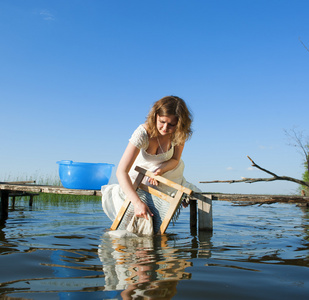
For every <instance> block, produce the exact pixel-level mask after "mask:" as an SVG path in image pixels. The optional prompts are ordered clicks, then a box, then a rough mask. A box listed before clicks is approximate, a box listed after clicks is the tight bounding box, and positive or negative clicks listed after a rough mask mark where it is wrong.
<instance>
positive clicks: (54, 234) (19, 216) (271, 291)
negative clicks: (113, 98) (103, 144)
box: [0, 196, 309, 300]
mask: <svg viewBox="0 0 309 300" xmlns="http://www.w3.org/2000/svg"><path fill="white" fill-rule="evenodd" d="M213 205H214V208H213V213H214V230H213V232H212V233H207V232H204V233H200V234H198V233H197V234H196V233H194V232H190V228H189V209H185V210H183V211H182V213H181V215H180V218H179V220H178V222H177V223H176V224H175V225H174V226H173V225H172V224H170V226H169V228H168V230H167V234H165V235H163V236H156V237H154V238H135V239H134V238H127V239H111V238H109V237H107V236H106V234H105V235H104V233H106V231H107V230H108V228H109V226H110V225H111V222H110V221H109V219H108V218H107V217H106V216H105V215H104V213H103V211H102V209H101V203H100V201H99V199H98V201H96V200H91V201H82V200H78V201H75V202H74V201H65V200H61V196H59V202H57V201H53V202H51V201H50V202H46V201H45V202H43V201H40V199H39V198H36V199H35V201H34V206H33V208H32V209H29V208H28V207H27V202H26V201H25V202H23V200H21V201H18V202H17V205H16V206H15V209H14V210H11V211H10V212H9V217H8V219H7V220H6V223H5V224H4V226H2V227H1V228H0V266H1V273H0V298H1V299H44V300H45V299H237V300H239V299H272V300H273V299H308V295H309V213H308V209H304V208H299V207H297V206H295V205H289V204H272V205H262V206H256V205H255V206H233V205H232V204H231V203H229V202H219V201H215V202H214V203H213Z"/></svg>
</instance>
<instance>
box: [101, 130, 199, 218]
mask: <svg viewBox="0 0 309 300" xmlns="http://www.w3.org/2000/svg"><path fill="white" fill-rule="evenodd" d="M129 142H130V143H132V144H133V145H134V146H135V147H137V148H138V149H140V152H139V154H138V156H137V158H136V160H135V162H134V164H133V166H132V167H131V170H130V171H129V176H130V178H131V181H132V182H134V180H135V179H136V177H137V175H138V172H136V171H135V170H134V169H135V166H139V167H142V168H144V169H146V170H149V171H152V172H153V171H155V170H156V169H157V168H159V167H160V165H161V164H162V163H163V162H165V161H167V160H169V159H171V158H172V156H173V154H174V147H175V144H174V143H172V145H171V148H170V149H169V150H168V151H167V152H165V153H160V154H154V155H153V154H149V153H147V151H146V150H147V149H148V146H149V138H148V134H147V131H146V129H145V127H144V126H143V125H139V127H138V128H137V129H136V130H135V131H134V133H133V134H132V136H131V138H130V140H129ZM183 171H184V162H183V161H182V160H180V161H179V163H178V165H177V167H176V168H175V169H173V170H170V171H168V172H166V173H164V174H163V177H165V178H167V179H169V180H171V181H173V182H176V183H178V184H180V185H182V186H185V187H188V188H190V189H192V190H193V191H195V192H199V191H200V190H199V189H198V188H197V187H196V186H194V185H193V184H191V183H189V182H187V181H186V180H185V178H184V177H183ZM101 191H102V207H103V210H104V212H105V214H106V215H107V216H108V217H109V218H110V219H111V220H112V221H114V219H115V218H116V216H117V213H118V211H119V210H120V208H121V206H122V204H123V202H124V201H125V198H126V196H125V194H124V192H123V191H122V189H121V187H120V185H119V184H111V185H104V186H102V188H101ZM165 192H169V191H168V190H167V187H166V190H165Z"/></svg>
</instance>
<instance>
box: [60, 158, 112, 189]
mask: <svg viewBox="0 0 309 300" xmlns="http://www.w3.org/2000/svg"><path fill="white" fill-rule="evenodd" d="M57 164H59V177H60V180H61V183H62V185H63V187H65V188H68V189H82V190H100V189H101V186H102V185H106V184H108V182H109V179H110V177H111V173H112V169H113V167H114V165H113V164H107V163H84V162H73V161H71V160H61V161H57Z"/></svg>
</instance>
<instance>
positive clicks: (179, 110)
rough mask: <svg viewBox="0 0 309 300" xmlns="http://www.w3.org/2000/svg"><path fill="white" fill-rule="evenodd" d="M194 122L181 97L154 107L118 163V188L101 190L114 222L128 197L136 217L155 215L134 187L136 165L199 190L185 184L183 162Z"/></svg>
mask: <svg viewBox="0 0 309 300" xmlns="http://www.w3.org/2000/svg"><path fill="white" fill-rule="evenodd" d="M191 123H192V117H191V113H190V111H189V110H188V108H187V105H186V103H185V102H184V100H182V99H181V98H179V97H176V96H167V97H164V98H162V99H160V100H158V101H157V102H156V103H155V104H154V105H153V107H152V109H151V110H150V112H149V114H148V117H147V120H146V122H145V124H142V125H140V126H139V127H138V128H137V129H136V130H135V131H134V133H133V134H132V136H131V138H130V140H129V144H128V146H127V148H126V150H125V152H124V154H123V156H122V158H121V160H120V162H119V165H118V168H117V172H116V176H117V179H118V181H119V185H115V184H114V185H108V186H103V187H102V206H103V209H104V211H105V213H106V214H107V216H108V217H109V218H110V219H111V220H114V219H115V217H116V215H117V213H118V211H119V209H120V207H121V205H122V203H123V201H124V200H125V198H126V197H128V198H129V199H130V200H131V203H132V204H133V206H134V213H135V215H136V216H138V217H142V218H146V219H148V218H147V214H149V215H150V216H152V215H153V214H152V212H151V211H150V209H149V208H148V206H147V205H146V204H145V203H144V202H142V201H141V200H140V198H139V197H138V195H137V193H136V191H135V189H134V188H133V185H132V182H134V180H135V178H136V176H137V172H136V171H135V170H134V168H135V166H136V165H138V166H140V167H142V168H145V169H147V170H150V171H152V172H154V174H155V175H161V176H163V177H166V178H168V179H170V180H172V181H174V182H176V183H179V184H181V185H184V186H187V187H189V188H191V189H193V190H198V189H197V188H196V187H194V186H192V185H190V184H189V183H187V182H186V181H185V179H184V177H183V170H184V163H183V161H182V160H181V154H182V151H183V148H184V145H185V142H186V141H187V140H188V139H189V138H190V137H191V135H192V130H191ZM148 181H149V184H151V185H154V186H157V185H158V182H157V181H156V180H154V179H151V178H149V179H148ZM167 192H168V191H167Z"/></svg>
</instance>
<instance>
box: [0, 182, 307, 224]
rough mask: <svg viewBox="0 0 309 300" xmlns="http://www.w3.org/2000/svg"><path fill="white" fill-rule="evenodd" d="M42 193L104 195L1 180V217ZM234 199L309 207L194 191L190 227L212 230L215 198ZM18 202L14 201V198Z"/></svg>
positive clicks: (297, 199)
mask: <svg viewBox="0 0 309 300" xmlns="http://www.w3.org/2000/svg"><path fill="white" fill-rule="evenodd" d="M40 193H47V194H59V195H83V196H98V197H101V196H102V194H101V191H100V190H77V189H66V188H63V187H59V186H50V185H37V184H33V183H25V182H22V183H20V182H14V183H12V182H10V183H9V182H0V197H1V206H0V208H1V216H0V217H1V220H5V219H6V218H7V216H8V207H9V198H10V197H11V198H12V199H14V198H15V197H18V196H27V197H29V205H30V206H31V205H32V203H33V198H34V197H35V196H37V195H39V194H40ZM214 200H218V201H232V202H237V203H238V204H242V205H252V204H270V203H297V204H302V205H305V206H309V197H305V196H297V195H254V194H221V193H193V195H192V196H190V202H189V203H190V227H191V228H192V229H194V228H198V229H199V230H212V228H213V222H212V201H214ZM13 203H14V201H13Z"/></svg>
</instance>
